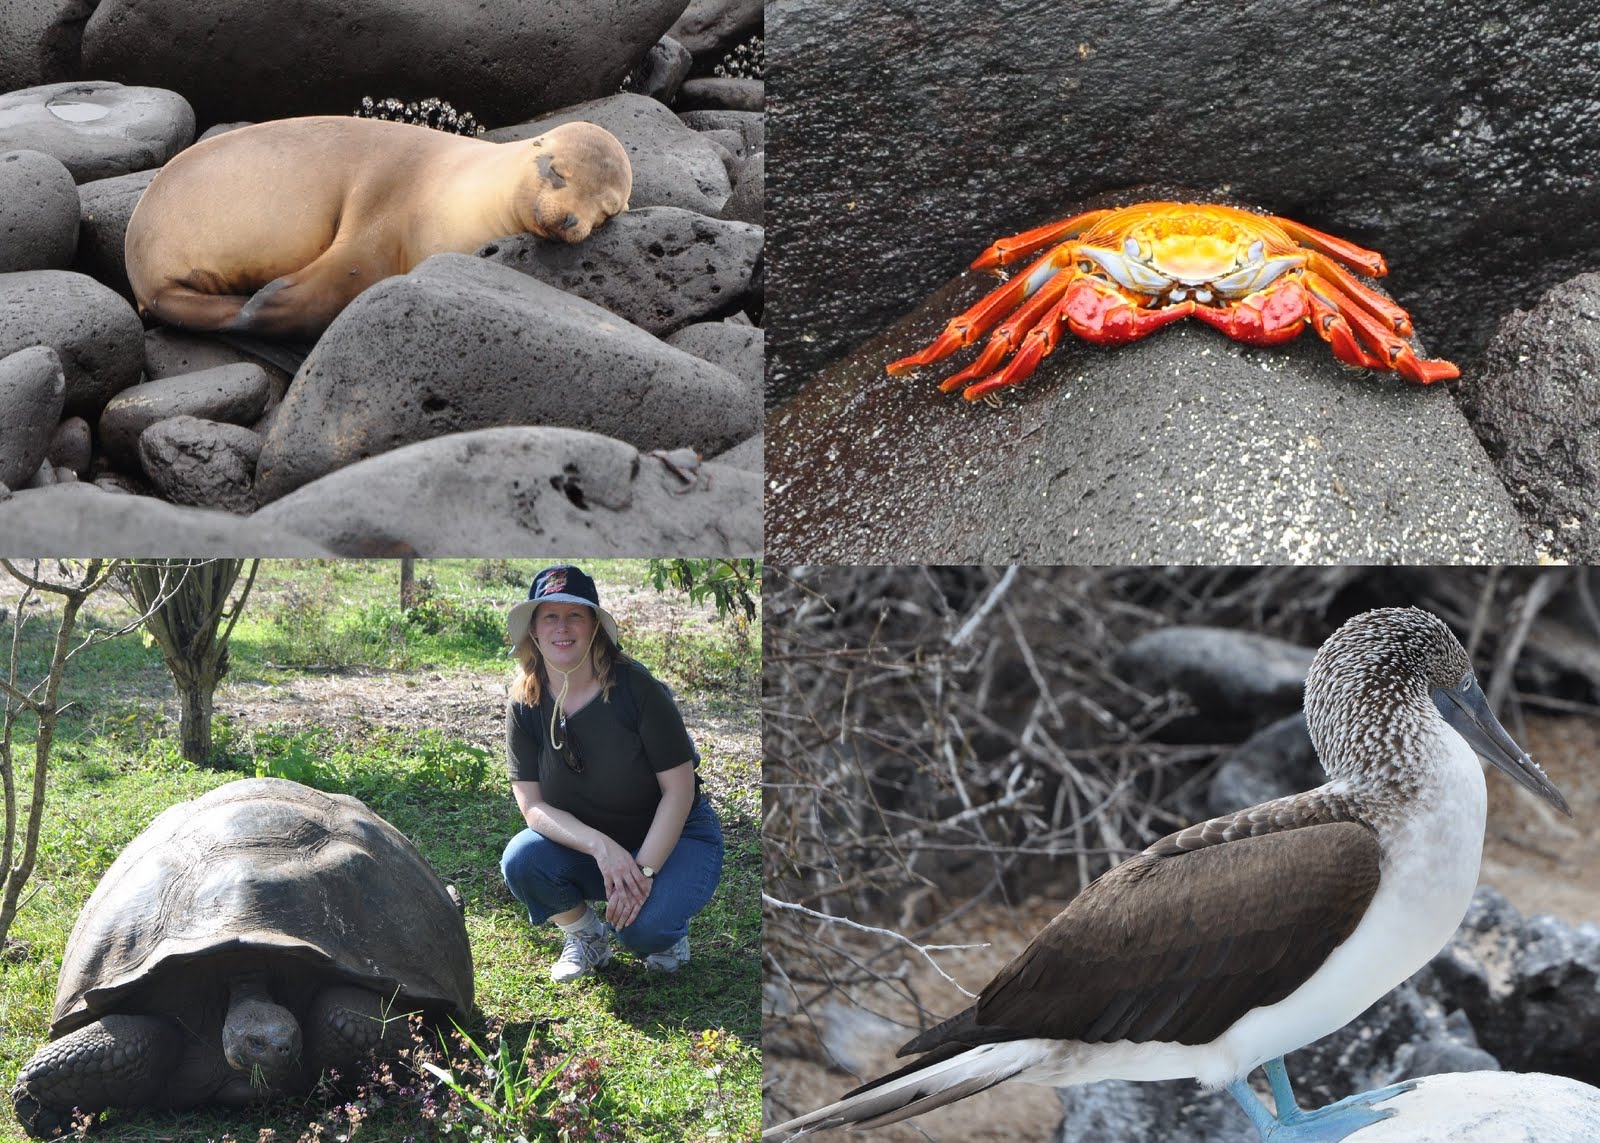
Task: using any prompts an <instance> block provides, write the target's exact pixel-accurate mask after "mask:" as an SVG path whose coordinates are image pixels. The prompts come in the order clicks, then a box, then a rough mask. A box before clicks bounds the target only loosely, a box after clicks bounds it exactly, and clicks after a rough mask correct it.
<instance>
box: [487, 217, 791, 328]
mask: <svg viewBox="0 0 1600 1143" xmlns="http://www.w3.org/2000/svg"><path fill="white" fill-rule="evenodd" d="M762 238H763V232H762V230H761V228H760V227H759V226H750V225H749V224H747V223H743V222H723V221H721V220H720V219H714V218H707V217H706V216H705V215H703V214H696V213H694V212H693V211H688V210H679V209H677V208H674V207H668V206H657V207H647V208H645V209H644V210H630V211H628V212H627V213H626V214H621V215H618V216H617V217H616V218H613V219H612V220H611V221H610V222H608V223H606V224H605V225H604V226H602V227H601V228H600V229H599V230H596V231H595V232H594V234H593V235H591V236H590V237H589V239H588V240H587V241H584V242H579V243H577V244H576V245H574V244H571V243H567V242H551V241H549V240H548V239H544V238H539V237H537V236H536V235H532V234H518V235H514V236H512V237H510V238H502V239H499V240H497V241H495V242H492V243H490V244H489V245H487V246H485V247H484V248H483V249H482V250H480V251H478V255H479V257H481V258H484V259H486V260H488V261H490V262H495V263H497V264H499V265H502V266H510V267H512V268H513V269H516V270H520V271H521V272H522V273H524V274H528V275H530V276H532V277H534V278H538V279H539V280H540V281H542V282H548V283H549V284H550V285H552V286H555V287H556V288H557V289H560V290H565V291H566V292H567V293H569V294H574V295H576V296H577V297H580V298H587V299H588V300H589V301H591V302H594V303H595V304H596V305H598V306H603V307H605V308H606V309H608V310H610V311H611V312H612V313H614V314H616V315H617V316H619V317H622V318H625V319H627V320H628V321H630V322H632V323H633V324H634V325H636V326H639V327H640V328H641V329H645V330H648V331H649V332H651V333H653V334H656V335H657V336H660V335H663V334H667V333H671V332H672V331H673V330H675V329H680V328H681V327H683V326H685V325H688V324H689V323H691V322H700V321H707V320H711V319H714V318H717V317H721V316H723V315H725V314H730V313H737V312H738V311H739V310H740V309H742V308H744V307H745V306H746V305H748V304H749V300H750V281H751V277H752V275H753V273H754V271H755V265H756V261H757V259H759V258H760V257H761V243H762Z"/></svg>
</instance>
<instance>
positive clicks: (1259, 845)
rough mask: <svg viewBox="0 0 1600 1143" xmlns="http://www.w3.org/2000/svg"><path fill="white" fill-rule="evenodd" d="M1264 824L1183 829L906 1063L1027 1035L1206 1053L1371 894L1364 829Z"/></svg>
mask: <svg viewBox="0 0 1600 1143" xmlns="http://www.w3.org/2000/svg"><path fill="white" fill-rule="evenodd" d="M1258 828H1259V827H1258ZM1268 828H1269V829H1270V832H1263V833H1256V832H1255V831H1253V830H1250V829H1243V830H1240V831H1237V832H1235V831H1213V833H1212V835H1211V836H1210V837H1208V838H1205V839H1204V840H1202V839H1201V838H1200V837H1199V836H1198V835H1195V836H1194V837H1192V838H1191V837H1187V836H1186V835H1188V834H1190V831H1184V833H1183V834H1176V835H1173V838H1169V839H1166V841H1167V842H1173V841H1174V840H1175V839H1177V838H1184V840H1185V841H1186V842H1188V843H1189V844H1188V845H1183V846H1180V845H1177V844H1166V843H1165V842H1164V843H1157V845H1156V846H1154V847H1152V850H1151V851H1149V852H1147V853H1144V854H1141V855H1140V856H1138V857H1135V858H1133V859H1131V860H1129V861H1127V862H1124V863H1123V864H1122V865H1119V866H1118V867H1117V868H1115V869H1113V870H1111V871H1110V872H1109V873H1107V874H1106V875H1105V876H1103V877H1101V878H1100V879H1099V880H1098V881H1096V882H1094V883H1093V884H1092V885H1090V886H1089V887H1088V888H1087V889H1085V890H1084V891H1083V892H1082V893H1080V894H1078V896H1077V897H1076V898H1074V899H1073V900H1072V902H1071V903H1070V904H1069V905H1068V906H1067V907H1066V908H1065V909H1064V910H1062V912H1061V913H1060V914H1059V915H1057V916H1056V918H1055V919H1054V920H1053V921H1051V922H1050V923H1049V924H1048V925H1046V926H1045V928H1044V929H1043V930H1042V931H1041V932H1040V933H1039V935H1038V936H1037V937H1035V938H1034V940H1033V943H1032V944H1030V945H1029V946H1028V947H1027V948H1026V949H1025V950H1024V951H1023V952H1022V953H1021V954H1020V955H1019V956H1018V957H1017V958H1016V959H1015V960H1013V961H1012V962H1011V963H1010V964H1009V965H1007V966H1006V967H1005V968H1004V969H1002V970H1001V971H1000V973H999V975H998V976H996V977H995V978H994V980H992V981H991V982H990V983H989V986H988V987H987V988H985V989H984V990H983V994H982V995H981V996H980V997H979V998H978V1002H977V1004H975V1005H973V1007H972V1008H970V1009H967V1010H966V1011H965V1012H962V1013H960V1014H959V1015H957V1016H955V1017H953V1018H951V1019H950V1020H947V1021H945V1022H944V1023H943V1024H941V1025H939V1026H938V1027H936V1028H933V1029H930V1030H929V1031H927V1032H924V1033H923V1034H922V1035H921V1036H918V1037H917V1038H916V1039H914V1040H912V1041H911V1042H910V1043H908V1044H907V1045H906V1046H905V1047H904V1048H902V1049H901V1054H902V1055H904V1054H909V1053H912V1052H925V1051H929V1050H930V1049H933V1048H936V1047H938V1046H939V1045H941V1044H948V1043H961V1044H968V1045H970V1044H979V1043H989V1042H994V1041H998V1040H1014V1039H1023V1038H1028V1037H1035V1036H1038V1037H1046V1038H1050V1039H1059V1040H1080V1041H1084V1042H1088V1043H1102V1042H1107V1041H1112V1040H1132V1041H1135V1042H1139V1043H1142V1042H1145V1041H1149V1040H1161V1041H1167V1042H1177V1043H1182V1044H1204V1043H1207V1042H1209V1041H1211V1040H1214V1039H1215V1038H1216V1037H1217V1036H1219V1035H1220V1034H1221V1033H1223V1032H1224V1031H1226V1030H1227V1029H1228V1028H1229V1027H1230V1026H1231V1025H1232V1024H1233V1023H1234V1022H1235V1021H1236V1020H1238V1019H1239V1017H1241V1016H1243V1015H1244V1014H1245V1013H1246V1012H1248V1011H1250V1010H1251V1009H1252V1008H1259V1007H1263V1006H1265V1005H1269V1004H1275V1003H1277V1002H1278V1001H1279V1000H1282V999H1283V998H1284V997H1285V996H1287V995H1289V993H1291V992H1293V991H1294V990H1295V989H1296V988H1298V987H1299V986H1300V985H1301V984H1303V983H1305V981H1306V980H1308V979H1309V978H1310V977H1311V975H1312V974H1313V973H1314V972H1315V971H1316V970H1317V969H1318V968H1319V967H1320V966H1321V964H1322V962H1323V961H1324V960H1326V959H1327V956H1328V954H1329V953H1330V952H1332V951H1333V949H1335V948H1336V947H1337V946H1338V945H1339V944H1340V943H1341V942H1343V941H1344V940H1345V938H1346V937H1348V936H1349V935H1350V934H1351V933H1352V932H1353V931H1354V930H1355V927H1356V925H1357V924H1358V923H1359V922H1360V920H1361V917H1362V915H1363V914H1364V913H1365V912H1366V908H1367V905H1368V903H1369V902H1370V901H1371V900H1372V895H1373V894H1374V893H1375V892H1376V891H1377V888H1378V872H1379V850H1378V841H1377V837H1376V836H1375V835H1374V834H1373V832H1372V830H1371V829H1369V828H1368V827H1366V826H1365V825H1362V824H1360V823H1358V822H1350V821H1342V822H1324V823H1322V824H1317V825H1308V826H1300V827H1298V828H1289V829H1284V828H1282V827H1281V826H1280V827H1278V828H1277V829H1271V827H1268ZM1230 834H1231V836H1229V837H1228V840H1226V841H1224V836H1227V835H1230ZM1252 834H1253V836H1252ZM1195 844H1198V846H1199V848H1190V846H1191V845H1195Z"/></svg>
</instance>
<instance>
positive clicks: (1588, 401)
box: [1461, 274, 1600, 564]
mask: <svg viewBox="0 0 1600 1143" xmlns="http://www.w3.org/2000/svg"><path fill="white" fill-rule="evenodd" d="M1461 394H1462V409H1463V410H1464V411H1465V412H1466V414H1467V417H1468V418H1469V419H1470V420H1471V421H1472V425H1473V427H1474V428H1475V429H1476V430H1477V432H1478V436H1479V438H1480V439H1481V440H1482V441H1483V444H1484V447H1485V448H1486V449H1488V452H1489V457H1490V459H1492V460H1493V461H1494V463H1495V466H1496V467H1497V468H1498V469H1499V470H1500V476H1501V479H1502V480H1504V481H1505V485H1506V487H1507V488H1509V489H1510V490H1511V497H1512V499H1513V500H1515V501H1516V504H1517V507H1518V508H1519V509H1520V510H1521V511H1522V514H1523V515H1524V516H1525V517H1526V518H1527V519H1528V520H1530V521H1532V522H1533V523H1534V526H1535V527H1536V528H1542V529H1543V532H1542V534H1540V535H1539V543H1540V547H1541V548H1542V549H1546V550H1548V552H1549V553H1550V554H1551V555H1552V556H1553V557H1555V558H1556V559H1559V560H1563V561H1571V562H1574V563H1587V564H1592V563H1597V562H1600V274H1580V275H1578V276H1577V277H1576V278H1573V279H1572V280H1571V281H1567V282H1563V283H1562V284H1561V285H1559V286H1557V287H1556V288H1555V289H1553V290H1551V291H1550V292H1549V293H1547V294H1546V295H1545V296H1544V297H1542V298H1540V299H1539V302H1538V304H1537V305H1535V306H1534V307H1533V309H1531V310H1527V311H1524V310H1517V311H1515V312H1513V313H1512V314H1510V315H1509V316H1508V317H1506V318H1505V320H1504V321H1502V322H1501V323H1500V328H1499V330H1498V331H1497V332H1496V333H1495V336H1494V340H1493V341H1491V342H1490V343H1489V349H1488V352H1487V353H1486V354H1485V355H1484V362H1483V368H1481V369H1478V370H1474V371H1472V372H1471V373H1469V374H1468V375H1467V376H1466V377H1464V378H1462V382H1461Z"/></svg>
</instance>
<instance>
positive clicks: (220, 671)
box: [122, 559, 261, 766]
mask: <svg viewBox="0 0 1600 1143" xmlns="http://www.w3.org/2000/svg"><path fill="white" fill-rule="evenodd" d="M249 563H250V574H249V575H248V576H246V577H245V583H244V589H243V590H242V591H241V592H240V593H239V598H238V599H237V600H235V601H234V603H233V607H232V609H231V610H230V609H229V607H228V596H229V595H230V594H231V593H232V592H233V588H234V585H235V584H236V583H237V582H238V579H239V573H240V571H241V570H242V569H243V567H244V564H245V561H244V560H182V559H174V560H139V561H136V562H130V563H128V564H127V565H126V566H125V567H124V568H123V569H122V578H123V582H124V583H125V584H126V585H127V588H128V593H129V594H130V595H131V596H132V597H133V598H134V600H135V601H136V602H137V603H138V605H139V609H140V610H141V611H144V612H145V613H146V619H145V630H147V631H149V632H150V637H151V638H152V639H154V640H155V641H156V644H157V645H158V646H159V647H160V648H161V657H162V659H164V660H165V661H166V664H167V670H169V671H170V672H172V682H173V686H174V687H176V688H177V691H178V739H179V748H180V749H181V750H182V752H183V756H184V757H185V758H186V759H188V760H189V761H190V762H193V763H194V764H195V765H197V766H199V765H204V764H205V762H206V759H207V758H208V757H209V756H210V754H211V714H212V710H213V706H214V700H215V696H216V693H217V687H218V686H219V685H221V683H222V680H223V679H224V678H225V677H226V676H227V674H228V637H229V636H230V635H232V634H233V625H234V624H235V623H236V622H238V619H239V613H240V612H241V611H243V610H244V601H245V600H246V599H248V598H249V597H250V588H251V586H252V585H253V584H254V583H255V579H256V569H257V567H259V566H260V563H261V561H260V560H251V561H249ZM224 621H226V622H227V626H226V627H224V626H223V622H224Z"/></svg>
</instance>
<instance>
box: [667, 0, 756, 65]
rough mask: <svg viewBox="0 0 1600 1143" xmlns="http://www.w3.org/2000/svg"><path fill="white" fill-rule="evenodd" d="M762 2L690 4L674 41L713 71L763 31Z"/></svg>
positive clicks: (729, 0) (676, 26) (703, 0)
mask: <svg viewBox="0 0 1600 1143" xmlns="http://www.w3.org/2000/svg"><path fill="white" fill-rule="evenodd" d="M761 7H762V5H761V0H689V6H688V8H687V9H685V10H684V13H683V15H681V16H679V17H678V22H677V23H675V24H673V25H672V32H671V35H672V37H673V38H674V39H675V40H677V41H678V42H679V43H681V44H683V46H684V47H686V48H688V49H689V50H690V51H691V52H693V53H694V58H695V63H696V64H697V65H699V66H702V67H705V68H710V67H712V66H714V65H715V64H716V63H717V61H718V60H720V59H721V58H722V57H723V56H725V55H727V54H728V52H730V51H732V50H733V47H734V45H736V44H738V43H739V42H740V41H741V40H745V39H748V38H749V37H750V36H751V35H753V34H755V33H756V32H759V31H760V30H761V15H762V13H761Z"/></svg>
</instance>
